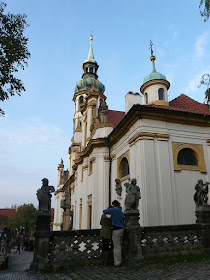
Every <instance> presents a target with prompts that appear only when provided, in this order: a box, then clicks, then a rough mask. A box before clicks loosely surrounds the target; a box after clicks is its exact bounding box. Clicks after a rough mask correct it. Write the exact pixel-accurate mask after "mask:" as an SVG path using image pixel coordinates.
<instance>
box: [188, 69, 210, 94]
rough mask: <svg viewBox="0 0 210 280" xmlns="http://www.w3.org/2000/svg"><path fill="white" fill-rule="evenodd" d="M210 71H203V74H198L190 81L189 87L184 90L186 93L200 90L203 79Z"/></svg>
mask: <svg viewBox="0 0 210 280" xmlns="http://www.w3.org/2000/svg"><path fill="white" fill-rule="evenodd" d="M209 70H210V69H206V70H203V71H202V72H200V73H198V74H196V75H195V76H194V78H193V79H192V80H190V81H189V83H188V85H187V86H186V87H185V89H184V93H189V92H193V91H195V90H197V89H198V86H199V84H200V80H201V77H202V76H203V74H205V73H209Z"/></svg>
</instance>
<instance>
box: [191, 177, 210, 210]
mask: <svg viewBox="0 0 210 280" xmlns="http://www.w3.org/2000/svg"><path fill="white" fill-rule="evenodd" d="M208 185H209V182H206V183H205V184H204V183H203V180H201V179H200V180H198V182H197V184H196V185H195V191H196V192H195V194H194V201H195V204H196V207H197V208H198V207H205V206H207V205H208V203H207V202H208V192H209V187H208Z"/></svg>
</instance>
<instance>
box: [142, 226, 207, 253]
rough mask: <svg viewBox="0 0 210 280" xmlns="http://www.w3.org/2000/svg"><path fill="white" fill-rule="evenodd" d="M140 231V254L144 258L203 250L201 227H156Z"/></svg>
mask: <svg viewBox="0 0 210 280" xmlns="http://www.w3.org/2000/svg"><path fill="white" fill-rule="evenodd" d="M204 228H205V226H204ZM141 230H142V239H141V245H142V254H143V256H145V257H155V256H166V255H177V254H180V253H182V254H188V253H195V252H201V251H203V250H204V245H203V236H202V225H198V224H193V225H181V226H157V227H145V228H141Z"/></svg>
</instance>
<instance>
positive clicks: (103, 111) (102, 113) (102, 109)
mask: <svg viewBox="0 0 210 280" xmlns="http://www.w3.org/2000/svg"><path fill="white" fill-rule="evenodd" d="M98 113H99V119H100V123H107V122H108V120H107V114H108V106H107V104H106V101H105V100H102V99H101V100H100V106H99V108H98Z"/></svg>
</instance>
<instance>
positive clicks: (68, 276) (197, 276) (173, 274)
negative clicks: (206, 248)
mask: <svg viewBox="0 0 210 280" xmlns="http://www.w3.org/2000/svg"><path fill="white" fill-rule="evenodd" d="M32 258H33V253H31V252H25V251H21V254H20V255H19V254H18V253H16V254H14V250H12V254H11V255H10V260H9V266H8V269H7V270H4V271H0V280H6V279H7V280H45V279H46V280H60V279H61V280H80V279H88V280H96V279H97V280H210V260H203V261H199V262H196V263H192V262H188V263H177V264H173V265H163V264H152V265H147V266H141V265H132V266H122V267H120V268H115V267H113V266H108V267H104V266H88V267H81V268H79V267H78V268H76V269H74V270H73V271H67V272H65V273H49V274H42V273H33V272H28V271H24V270H25V269H26V268H28V267H29V264H30V262H31V261H32Z"/></svg>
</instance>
